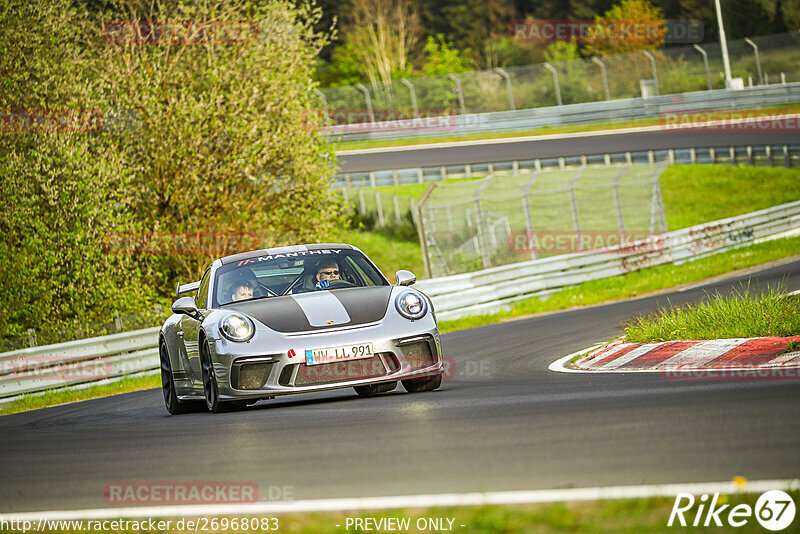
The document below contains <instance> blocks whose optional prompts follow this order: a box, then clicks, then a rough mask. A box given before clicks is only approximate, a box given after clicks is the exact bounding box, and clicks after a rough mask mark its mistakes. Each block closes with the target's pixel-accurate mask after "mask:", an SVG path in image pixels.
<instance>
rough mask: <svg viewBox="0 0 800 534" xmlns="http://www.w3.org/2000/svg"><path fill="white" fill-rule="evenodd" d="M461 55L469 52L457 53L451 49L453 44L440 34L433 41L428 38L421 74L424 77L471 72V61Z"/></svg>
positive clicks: (431, 38)
mask: <svg viewBox="0 0 800 534" xmlns="http://www.w3.org/2000/svg"><path fill="white" fill-rule="evenodd" d="M462 53H463V54H467V55H468V54H469V53H470V50H469V49H466V50H464V51H463V52H461V51H459V50H458V49H457V48H455V47H453V43H450V42H447V41H445V39H444V35H442V34H441V33H440V34H437V35H436V38H435V39H434V38H433V37H431V36H428V42H427V43H426V44H425V63H423V65H422V72H423V73H424V74H425V75H426V76H447V75H448V74H450V73H453V74H455V73H457V72H466V71H469V70H472V59H471V58H470V57H467V56H464V55H462Z"/></svg>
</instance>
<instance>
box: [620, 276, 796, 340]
mask: <svg viewBox="0 0 800 534" xmlns="http://www.w3.org/2000/svg"><path fill="white" fill-rule="evenodd" d="M625 333H626V336H627V340H628V341H631V342H634V343H649V342H654V341H671V340H677V339H729V338H735V337H771V336H777V337H784V336H794V335H800V298H798V297H796V296H787V295H786V290H785V289H777V288H771V289H769V290H768V291H767V292H766V293H762V294H757V293H755V292H754V291H753V290H752V289H751V288H750V287H749V286H745V287H743V288H741V289H737V290H735V291H734V293H733V294H731V295H727V296H723V295H719V294H716V295H714V296H713V297H712V298H711V299H710V300H708V301H704V302H701V303H699V304H694V305H692V304H690V305H687V306H680V307H676V308H670V309H660V310H658V311H657V312H655V313H652V314H649V315H644V316H639V317H635V318H633V319H631V320H630V322H628V323H627V324H626V326H625Z"/></svg>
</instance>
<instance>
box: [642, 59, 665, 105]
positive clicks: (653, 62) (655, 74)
mask: <svg viewBox="0 0 800 534" xmlns="http://www.w3.org/2000/svg"><path fill="white" fill-rule="evenodd" d="M642 54H644V55H645V57H646V58H647V59H649V60H650V69H651V70H652V71H653V80H654V81H655V82H656V96H658V95H660V94H661V88H660V87H659V86H658V70H657V69H656V58H654V57H653V54H651V53H650V52H648V51H647V50H642Z"/></svg>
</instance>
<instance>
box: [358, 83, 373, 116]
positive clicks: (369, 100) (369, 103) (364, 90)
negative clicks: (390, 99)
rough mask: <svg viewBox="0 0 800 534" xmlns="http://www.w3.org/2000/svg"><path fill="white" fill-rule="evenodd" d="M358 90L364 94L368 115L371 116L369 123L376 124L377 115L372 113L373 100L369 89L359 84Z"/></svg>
mask: <svg viewBox="0 0 800 534" xmlns="http://www.w3.org/2000/svg"><path fill="white" fill-rule="evenodd" d="M356 88H358V89H359V90H360V91H361V92H362V93H364V100H366V102H367V113H368V114H369V122H375V115H374V114H373V113H372V98H370V96H369V89H367V88H366V87H365V86H364V84H363V83H357V84H356Z"/></svg>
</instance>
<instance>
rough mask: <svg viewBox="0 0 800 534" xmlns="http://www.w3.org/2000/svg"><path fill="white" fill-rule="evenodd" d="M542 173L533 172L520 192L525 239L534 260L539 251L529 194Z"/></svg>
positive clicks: (539, 171)
mask: <svg viewBox="0 0 800 534" xmlns="http://www.w3.org/2000/svg"><path fill="white" fill-rule="evenodd" d="M541 173H542V171H541V169H540V170H538V171H536V172H534V173H533V176H531V179H530V180H528V183H526V184H525V188H524V189H523V190H522V209H523V210H525V230H527V236H526V237H527V238H528V241H527V242H528V243H529V244H530V247H531V250H530V253H531V259H532V260H535V259H536V258H538V257H539V250H538V248H537V247H536V228H534V226H533V214H532V213H531V201H530V192H531V188H532V187H533V185H534V184H535V183H536V179H537V178H539V175H540V174H541Z"/></svg>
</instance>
